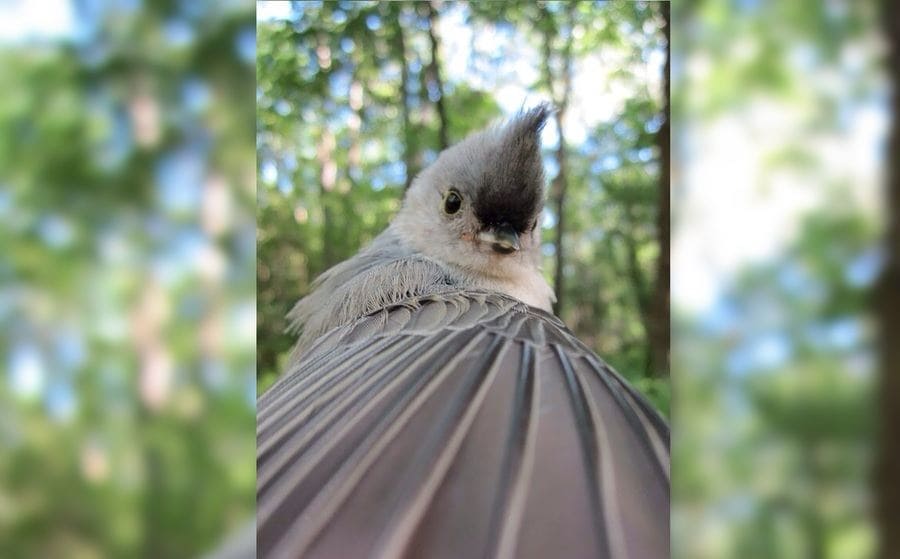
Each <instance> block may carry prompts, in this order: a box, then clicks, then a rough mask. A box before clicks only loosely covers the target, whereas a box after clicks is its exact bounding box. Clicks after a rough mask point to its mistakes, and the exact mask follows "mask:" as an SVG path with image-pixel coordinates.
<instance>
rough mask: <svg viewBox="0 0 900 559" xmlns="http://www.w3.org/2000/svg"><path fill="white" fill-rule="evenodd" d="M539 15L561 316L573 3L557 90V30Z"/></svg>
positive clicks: (556, 286)
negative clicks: (554, 169)
mask: <svg viewBox="0 0 900 559" xmlns="http://www.w3.org/2000/svg"><path fill="white" fill-rule="evenodd" d="M540 16H541V17H542V18H546V19H545V21H543V22H541V21H537V22H535V24H536V25H537V26H538V27H539V28H541V29H543V39H544V40H543V44H542V47H543V61H542V69H543V73H544V79H545V81H546V82H547V88H548V89H549V91H550V97H551V99H552V100H553V103H554V105H556V109H557V110H556V114H555V115H554V118H555V121H556V128H557V130H558V132H559V145H557V147H556V153H555V157H556V164H557V166H558V168H559V172H558V173H557V175H556V177H555V178H554V179H553V184H552V186H551V189H550V191H551V194H550V197H551V202H552V204H553V208H554V211H555V212H556V236H555V238H554V240H553V245H554V255H555V260H556V266H555V268H554V271H553V290H554V291H555V292H556V303H554V305H553V312H554V313H555V314H556V315H557V316H560V315H561V313H562V311H563V308H564V303H565V293H564V290H565V262H566V261H565V249H564V238H565V231H566V219H565V203H566V188H567V186H568V185H567V182H566V134H565V129H564V128H563V120H564V119H565V116H566V109H567V108H568V105H569V96H570V93H571V90H572V33H571V26H572V5H571V4H570V5H568V8H567V10H566V16H567V21H566V24H567V25H568V26H569V28H570V32H569V33H567V34H566V42H565V45H564V46H563V51H562V70H561V72H562V75H561V76H559V81H560V82H561V83H560V87H559V91H558V92H557V91H556V90H557V87H556V82H557V76H555V75H554V72H553V66H552V64H551V57H552V55H553V54H552V53H553V45H552V42H553V38H554V35H555V34H556V31H557V30H556V29H555V28H551V27H550V26H548V23H547V22H549V21H552V18H553V15H552V14H551V13H549V11H548V10H547V8H546V6H544V7H542V9H541V11H540Z"/></svg>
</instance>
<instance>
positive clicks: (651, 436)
mask: <svg viewBox="0 0 900 559" xmlns="http://www.w3.org/2000/svg"><path fill="white" fill-rule="evenodd" d="M257 419H258V424H257V449H258V450H257V476H258V477H257V551H258V553H259V556H260V557H278V558H282V557H283V558H287V557H291V558H293V557H312V558H316V557H324V558H341V559H352V558H357V557H427V558H444V557H446V558H469V557H510V558H512V557H516V558H520V557H521V558H529V557H534V558H544V557H566V558H576V557H600V558H602V557H616V558H619V557H633V558H640V559H652V558H656V557H668V555H669V430H668V427H667V425H666V424H665V422H664V421H663V420H662V419H661V418H660V417H659V416H658V415H657V414H656V412H655V411H653V409H652V408H651V407H650V406H649V405H648V404H647V403H646V401H645V400H644V399H643V398H642V397H641V396H640V395H639V394H637V392H636V391H635V390H634V389H632V388H631V387H630V386H629V385H628V384H627V383H626V382H625V381H624V380H623V379H622V378H621V377H620V376H619V375H618V374H616V373H615V372H614V371H613V370H612V369H611V368H610V367H609V366H608V365H606V364H605V363H604V362H603V361H602V360H600V359H599V358H598V357H597V356H596V355H594V354H593V353H592V352H591V351H590V350H589V349H588V348H587V347H585V346H584V345H583V344H581V343H580V342H579V341H578V340H577V339H576V338H575V337H574V336H573V335H572V334H571V333H570V332H569V331H568V330H566V328H565V327H564V326H563V325H562V323H560V322H559V321H558V320H557V319H556V318H555V317H552V316H551V315H549V314H546V313H544V312H542V311H539V310H536V309H533V308H530V307H528V306H526V305H524V304H522V303H519V302H517V301H515V300H514V299H510V298H508V297H505V296H502V295H499V294H488V293H481V292H471V291H470V292H452V293H443V294H436V295H429V296H424V297H419V298H416V299H412V300H410V301H406V302H404V303H403V304H398V305H394V306H392V307H389V308H386V309H383V310H381V311H378V312H376V313H374V314H372V315H369V316H367V317H364V318H362V319H360V320H358V321H356V322H355V323H353V324H351V325H347V326H343V327H340V328H337V329H335V330H332V331H330V332H329V333H327V334H326V335H325V336H323V337H322V338H320V339H319V340H318V341H317V342H316V344H315V345H314V346H313V347H312V348H311V349H310V351H309V352H308V353H307V354H306V356H305V357H304V358H303V359H302V360H301V361H300V362H298V363H296V364H295V365H294V366H293V367H292V368H291V370H290V371H288V373H287V374H286V375H285V376H284V377H282V378H281V379H280V381H279V382H278V383H276V384H275V385H274V386H273V387H272V388H271V389H270V390H269V391H268V392H266V393H265V394H264V395H263V396H262V397H261V398H260V399H259V402H258V418H257Z"/></svg>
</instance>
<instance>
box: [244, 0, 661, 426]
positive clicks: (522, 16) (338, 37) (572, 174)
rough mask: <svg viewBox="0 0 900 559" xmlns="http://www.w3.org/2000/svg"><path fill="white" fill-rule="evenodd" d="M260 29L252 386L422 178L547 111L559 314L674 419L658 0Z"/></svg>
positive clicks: (337, 14)
mask: <svg viewBox="0 0 900 559" xmlns="http://www.w3.org/2000/svg"><path fill="white" fill-rule="evenodd" d="M257 17H258V26H257V91H256V95H257V111H258V112H257V123H258V129H257V134H258V135H257V149H258V160H257V166H258V185H259V186H258V190H257V204H258V213H257V226H258V234H257V235H258V238H257V241H258V245H257V250H258V252H257V258H258V264H257V293H258V306H257V323H258V330H257V373H258V375H259V383H260V387H259V389H260V392H262V390H264V389H265V388H266V387H267V386H268V385H270V384H271V383H272V382H273V381H274V379H275V378H276V376H277V375H278V374H279V372H280V371H281V370H282V369H283V364H284V362H285V358H286V356H287V355H288V353H289V351H290V348H291V346H292V344H293V341H294V339H293V337H292V336H290V335H286V334H285V333H284V329H285V327H286V325H287V324H286V322H285V318H284V316H285V314H286V313H287V311H288V310H289V309H290V308H291V307H292V306H293V304H294V303H295V302H296V301H297V300H298V299H299V298H300V297H302V296H303V295H304V294H306V293H307V292H308V291H309V288H310V284H311V282H312V281H313V280H314V279H315V278H316V276H318V275H319V274H320V273H321V272H323V271H324V270H326V269H327V268H329V267H330V266H332V265H334V264H336V263H338V262H340V261H342V260H344V259H346V258H347V257H349V256H352V255H353V254H354V253H356V252H357V251H358V250H359V248H360V247H361V246H363V245H364V244H365V243H366V242H368V241H369V240H371V239H372V238H373V237H374V236H375V235H377V234H378V233H380V232H381V231H382V230H383V229H384V228H385V227H386V226H387V224H388V222H389V220H390V219H391V217H392V215H393V214H394V213H395V212H396V210H397V209H398V208H399V206H400V203H401V200H402V198H403V194H404V191H405V187H406V186H407V185H408V183H409V182H410V181H411V180H412V178H413V177H415V175H416V174H417V173H418V171H420V170H421V169H422V168H423V167H425V166H427V165H428V164H429V163H430V162H432V161H434V159H435V158H436V157H437V154H438V153H439V152H440V151H441V149H443V148H444V147H446V146H448V145H450V144H452V143H454V142H457V141H459V140H461V139H462V138H464V137H465V136H466V135H467V134H468V133H470V132H472V131H475V130H478V129H480V128H482V127H484V126H486V125H488V124H489V123H491V122H493V121H495V120H497V119H502V118H508V117H510V116H512V115H514V114H515V113H516V112H517V111H519V110H520V109H521V108H522V107H526V108H527V107H531V106H534V105H536V104H537V103H539V102H541V101H550V102H552V103H553V104H554V105H555V106H556V107H557V108H558V109H559V112H558V113H557V115H556V118H555V119H554V120H553V121H552V122H550V123H549V125H548V126H547V128H546V129H545V132H544V136H543V145H544V156H545V157H544V159H545V166H546V168H547V170H548V175H549V178H550V179H551V181H550V183H551V184H550V188H549V199H548V203H547V207H546V210H545V217H544V222H543V240H544V247H543V249H544V257H545V262H544V263H545V267H544V269H545V274H546V276H547V279H548V281H549V282H550V283H551V285H554V286H555V288H556V292H557V294H558V298H559V302H558V305H557V309H556V311H557V314H558V315H559V316H561V317H562V318H563V320H564V321H565V322H566V323H567V324H568V325H569V326H570V327H571V328H572V329H573V330H574V331H575V332H576V333H577V334H578V336H579V337H580V338H581V339H582V340H584V341H585V342H586V343H588V344H589V345H590V346H591V347H592V348H593V349H594V350H595V351H596V352H597V353H599V354H600V355H601V356H602V357H603V358H604V359H606V360H607V361H608V362H609V363H610V364H612V365H613V366H614V367H615V368H616V369H618V370H619V371H620V372H622V373H623V374H624V375H625V376H626V377H628V378H629V379H631V380H632V382H634V383H635V384H636V386H637V387H638V388H639V389H641V390H643V391H644V392H645V393H646V394H647V395H648V396H649V397H650V399H651V400H652V401H653V402H654V404H655V405H656V406H657V407H658V408H659V409H660V410H662V411H663V413H666V414H667V413H668V410H669V384H668V366H667V351H668V313H667V311H668V268H667V265H668V253H667V252H666V251H665V250H663V251H661V250H660V246H661V244H662V246H663V247H668V214H669V212H668V191H669V190H668V183H669V180H668V176H667V175H665V176H664V175H661V173H660V169H661V168H667V167H668V164H667V163H665V164H663V165H662V166H661V164H660V162H661V160H662V158H664V157H667V154H668V127H667V126H666V123H667V119H666V116H665V112H666V108H667V103H666V102H665V99H666V97H667V95H666V94H665V92H666V89H667V85H668V84H667V80H666V75H667V73H668V67H667V65H666V62H667V59H668V57H667V46H668V43H667V40H666V29H667V25H666V18H667V17H668V15H667V5H666V4H654V3H647V2H621V3H611V4H604V3H600V2H546V3H545V2H535V3H511V2H510V3H505V2H490V3H481V2H479V3H474V2H473V3H465V2H418V3H410V2H391V3H388V2H382V3H375V2H332V3H324V4H323V3H318V2H309V3H302V2H293V3H280V2H277V3H275V2H260V3H259V4H258V5H257ZM660 277H662V278H663V279H662V281H660V280H659V278H660Z"/></svg>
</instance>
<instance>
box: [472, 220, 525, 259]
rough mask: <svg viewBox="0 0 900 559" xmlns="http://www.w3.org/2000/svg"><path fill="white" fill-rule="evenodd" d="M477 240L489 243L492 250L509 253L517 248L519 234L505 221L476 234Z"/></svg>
mask: <svg viewBox="0 0 900 559" xmlns="http://www.w3.org/2000/svg"><path fill="white" fill-rule="evenodd" d="M478 240H480V241H483V242H485V243H490V244H491V248H492V249H494V252H499V253H500V254H510V253H513V252H515V251H517V250H519V234H518V233H516V230H515V229H513V227H512V226H511V225H509V224H507V223H503V224H501V225H496V226H493V227H489V228H488V229H485V230H484V231H482V232H481V233H479V234H478Z"/></svg>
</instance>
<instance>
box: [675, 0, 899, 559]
mask: <svg viewBox="0 0 900 559" xmlns="http://www.w3.org/2000/svg"><path fill="white" fill-rule="evenodd" d="M894 8H896V5H894ZM882 10H883V11H882ZM672 18H673V37H674V38H673V48H674V52H673V65H672V102H673V105H672V106H673V119H672V126H673V130H674V135H673V138H672V144H673V152H672V155H673V162H674V165H673V168H672V173H673V183H672V203H673V214H672V217H673V232H672V266H673V272H672V312H673V325H672V328H673V329H672V336H673V337H672V340H673V354H672V369H673V381H674V382H673V384H674V393H675V403H674V406H673V408H674V413H673V442H672V448H673V452H674V455H673V466H672V471H673V476H674V477H673V502H674V503H675V506H674V508H673V511H674V514H673V531H672V533H673V546H672V547H673V555H675V556H677V557H685V558H688V557H690V558H698V559H704V558H721V557H734V558H741V559H743V558H776V557H808V558H834V559H838V558H857V557H873V556H875V555H876V553H878V539H879V538H878V531H877V529H876V526H877V525H878V523H879V522H880V524H881V526H882V528H883V531H882V535H883V536H884V537H885V541H886V543H887V539H888V538H889V537H892V538H893V544H890V545H886V546H885V547H884V548H883V549H882V550H881V555H879V556H881V557H885V558H888V557H900V547H898V539H897V537H896V533H897V528H898V527H900V516H898V513H900V510H898V508H897V506H898V502H897V500H896V497H895V498H894V499H895V500H894V501H893V503H894V505H893V512H892V513H891V512H890V511H889V510H885V511H883V512H882V513H881V514H880V515H877V514H876V510H877V508H876V502H877V500H878V499H879V498H881V497H883V496H885V495H890V494H892V493H893V494H894V495H896V489H893V488H894V487H895V486H896V482H895V480H896V476H897V474H898V471H897V464H898V462H896V460H897V458H896V452H897V450H896V446H897V445H896V443H891V444H892V445H893V452H894V458H893V460H895V461H894V462H893V464H894V466H893V470H892V471H885V472H884V476H883V477H881V478H880V479H878V478H875V477H874V476H873V475H872V473H873V472H874V471H875V464H876V460H878V457H879V456H880V454H879V448H878V447H877V446H876V444H875V442H876V436H877V434H878V432H879V430H878V428H877V425H878V422H879V418H880V417H884V418H885V419H886V418H887V417H888V416H887V413H888V410H889V408H888V407H887V406H886V407H885V408H884V409H883V410H882V411H883V412H884V415H881V416H880V415H879V408H878V405H877V399H876V398H875V395H876V391H878V390H879V389H878V388H877V387H878V386H879V380H878V378H879V377H878V359H877V356H876V350H877V343H876V342H877V332H878V330H877V328H876V322H875V320H874V315H873V314H872V313H870V312H869V310H870V309H872V308H874V309H878V310H880V311H882V314H883V315H887V314H890V313H893V314H892V315H891V316H892V317H893V318H891V320H893V321H894V323H895V324H896V321H897V320H900V312H898V311H900V309H898V307H897V304H896V298H897V294H898V289H900V282H898V281H897V276H896V275H894V276H893V278H894V279H893V280H891V281H892V283H890V284H887V283H886V284H884V287H885V289H884V290H882V291H881V293H880V294H873V293H872V288H873V287H874V286H875V285H877V284H878V282H879V277H883V278H886V277H887V276H884V275H883V274H884V273H885V264H886V262H888V261H889V258H890V252H889V250H893V251H897V250H898V249H900V247H897V244H896V243H897V240H896V239H897V237H896V236H895V237H894V239H895V240H894V241H893V245H887V244H882V243H881V240H882V237H883V235H884V227H885V224H886V220H887V218H888V217H889V216H890V215H891V213H892V212H894V215H896V212H897V211H898V209H900V208H897V207H896V204H897V197H896V194H895V195H894V197H893V198H892V199H889V198H888V197H886V196H885V195H884V193H885V192H886V188H887V187H886V182H885V180H886V176H885V173H884V171H885V168H886V166H887V164H889V163H893V164H894V165H897V164H898V161H900V153H898V151H897V144H896V143H895V144H894V148H893V149H894V151H893V154H892V155H891V154H889V152H888V151H887V148H888V144H887V138H888V129H889V126H888V125H889V123H890V119H891V118H892V115H891V112H890V105H889V97H888V93H889V91H888V90H889V88H888V85H889V83H888V79H894V80H895V82H894V83H895V87H896V84H897V81H896V76H897V72H898V71H900V66H898V59H897V58H894V59H893V62H891V63H890V64H889V62H888V60H887V59H886V54H887V41H886V36H885V35H884V31H885V30H886V29H887V28H888V25H887V24H890V25H892V26H893V29H894V41H895V44H897V43H898V42H900V27H898V26H897V22H900V19H898V18H900V14H898V13H897V11H896V9H892V8H891V3H890V2H885V3H883V5H879V3H877V2H856V1H841V0H835V1H828V2H818V1H814V0H798V1H793V2H765V1H737V2H716V1H699V2H679V3H675V4H674V5H673V14H672ZM894 118H896V116H894ZM893 185H894V186H893V189H894V191H895V192H896V191H897V189H898V186H897V183H896V180H895V182H894V183H893ZM888 200H893V206H891V205H888ZM895 235H896V234H895ZM894 254H895V256H894V257H893V258H896V252H895V253H894ZM895 274H896V272H895ZM889 294H893V295H889ZM891 301H894V302H893V303H891ZM884 309H891V310H890V311H887V312H884ZM893 331H894V335H895V336H896V332H897V330H896V328H894V330H893ZM893 343H897V342H896V340H895V341H894V342H893ZM897 367H898V364H897V363H896V361H895V362H894V364H893V367H892V368H889V367H888V366H887V362H885V366H884V368H883V369H882V375H883V379H884V384H883V386H885V387H887V386H891V385H892V386H893V387H894V388H893V392H892V393H889V394H884V395H882V396H883V398H884V402H886V403H887V402H888V400H889V399H893V405H894V406H896V405H897V397H898V396H900V394H898V393H897V383H896V380H893V381H891V382H890V383H888V380H887V379H888V378H894V379H896V375H897V374H898V369H897ZM881 390H883V389H881ZM894 413H895V412H894ZM897 427H898V424H897V423H896V422H895V423H893V424H889V423H887V422H886V421H884V422H883V423H882V431H881V432H882V433H883V440H884V441H889V440H890V439H892V438H893V439H896V437H897V432H896V428H897ZM881 450H882V451H885V452H888V451H889V450H890V449H889V448H888V447H882V449H881ZM881 455H882V456H884V455H885V454H881ZM892 533H893V534H895V535H894V536H890V534H892ZM891 545H892V547H891Z"/></svg>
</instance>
